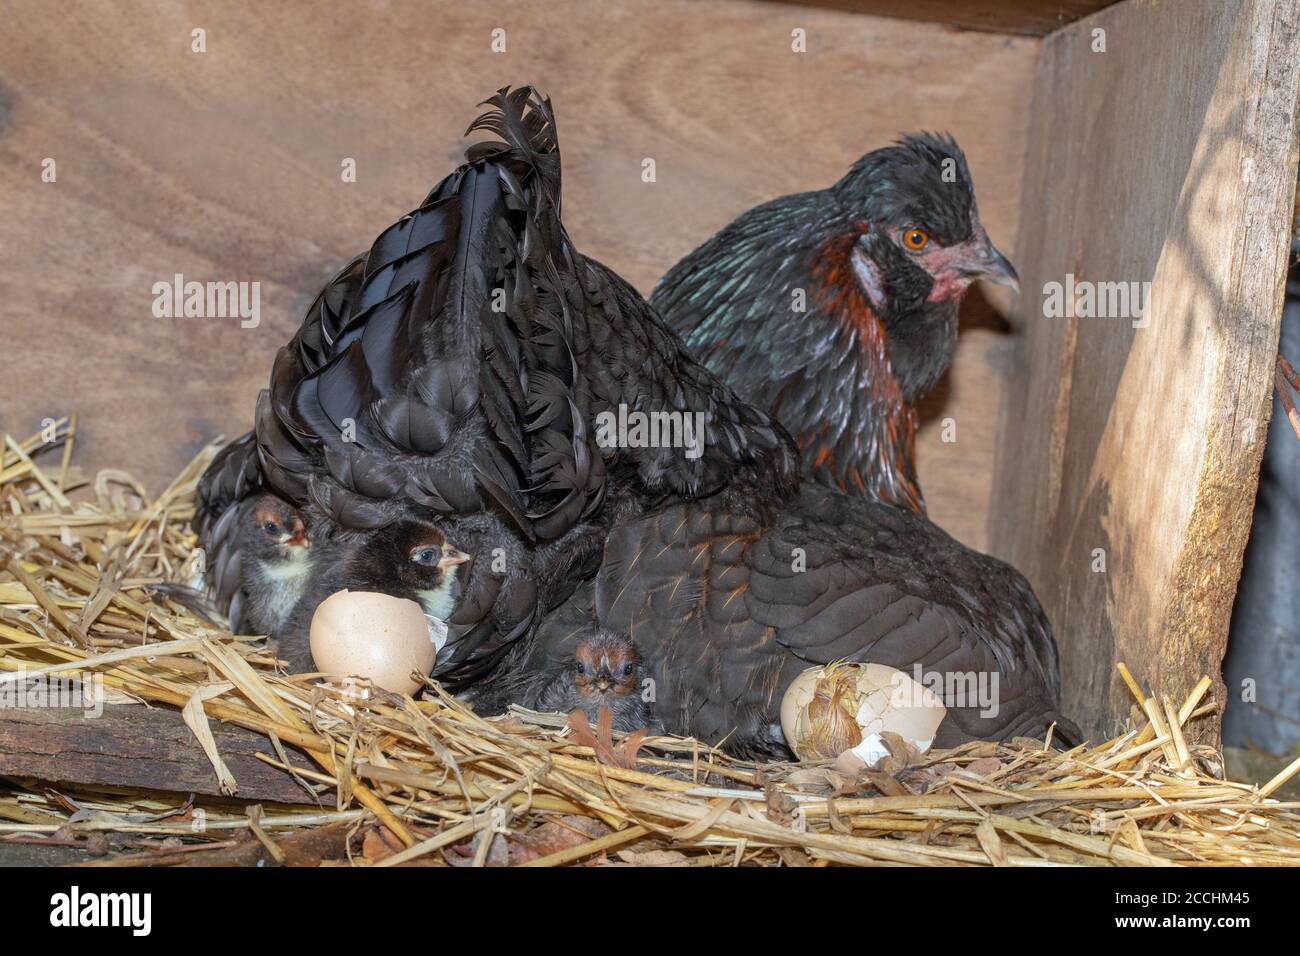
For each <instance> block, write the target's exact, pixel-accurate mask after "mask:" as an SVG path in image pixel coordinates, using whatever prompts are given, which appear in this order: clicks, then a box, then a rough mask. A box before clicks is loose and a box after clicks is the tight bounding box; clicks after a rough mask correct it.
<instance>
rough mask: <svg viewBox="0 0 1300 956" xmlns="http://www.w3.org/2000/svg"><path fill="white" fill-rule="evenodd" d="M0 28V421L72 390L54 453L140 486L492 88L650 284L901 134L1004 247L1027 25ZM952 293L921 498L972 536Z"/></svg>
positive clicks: (555, 20)
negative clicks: (553, 116)
mask: <svg viewBox="0 0 1300 956" xmlns="http://www.w3.org/2000/svg"><path fill="white" fill-rule="evenodd" d="M0 18H3V23H0V210H2V214H0V248H3V249H4V265H3V267H2V268H0V342H2V343H3V344H2V345H0V350H2V351H3V362H2V363H0V375H2V376H3V380H2V381H0V429H4V430H8V431H11V432H17V433H21V434H23V435H26V434H30V433H31V432H33V431H35V430H36V428H37V427H39V424H40V422H41V420H42V419H43V418H45V417H47V416H54V417H57V416H59V415H62V414H65V413H67V412H70V411H76V412H77V413H78V414H79V416H80V431H79V436H78V442H77V449H78V450H77V457H76V461H77V463H79V464H81V465H82V466H83V467H84V468H86V469H87V470H88V471H89V472H90V473H91V474H93V473H94V471H95V470H97V469H99V468H103V467H124V468H127V469H129V470H131V471H132V472H134V473H135V474H136V475H137V477H139V478H140V479H141V480H142V481H143V482H144V483H145V485H146V487H148V488H149V489H150V490H152V491H158V490H160V489H161V488H162V487H164V486H165V484H166V483H167V481H168V480H169V479H170V478H171V477H172V476H173V475H174V474H175V473H176V472H177V471H178V470H179V469H180V468H181V467H182V465H183V464H184V463H185V462H186V461H187V460H188V459H189V458H190V456H191V455H193V454H194V453H195V452H196V451H197V450H198V449H199V448H200V447H201V446H202V445H203V443H204V442H206V441H207V440H209V439H210V438H212V437H214V436H215V435H217V434H218V433H225V434H227V435H228V436H231V437H233V436H234V435H237V434H239V433H241V432H243V431H244V430H245V429H246V428H247V427H248V425H249V423H250V420H251V415H252V408H253V401H254V397H255V394H256V392H257V390H258V389H259V388H261V387H262V386H263V385H264V384H265V382H266V379H267V377H268V374H269V370H270V365H271V360H272V357H273V355H274V352H275V350H276V348H277V347H279V346H280V345H281V344H283V343H284V342H286V341H287V340H288V339H289V337H290V336H291V335H292V333H293V331H294V329H295V328H296V327H297V324H298V321H299V319H300V317H301V313H302V311H303V310H304V308H305V307H306V306H307V305H308V304H309V302H310V301H311V298H312V296H313V295H314V294H315V292H316V290H317V289H319V287H320V286H321V285H322V284H323V283H324V282H325V281H326V280H327V279H328V278H329V277H330V276H331V275H332V274H333V273H334V272H335V271H336V270H337V269H338V268H339V267H341V266H342V264H343V263H344V262H345V261H346V260H347V259H348V258H350V257H351V256H352V255H354V254H355V253H357V252H359V251H361V250H362V249H364V248H365V247H367V246H368V245H369V243H370V242H371V240H372V239H373V238H374V236H375V235H376V234H377V233H378V232H379V231H380V230H381V229H383V228H384V227H385V226H387V225H388V224H389V223H390V222H392V221H393V220H395V219H396V218H397V217H399V216H401V215H402V214H403V213H405V212H406V211H407V210H409V209H411V208H413V207H414V206H415V205H417V204H418V203H419V201H420V200H421V199H422V198H423V196H424V194H425V193H426V191H427V190H428V189H429V188H430V187H431V186H432V185H433V184H434V183H435V182H437V180H438V179H439V178H441V177H442V176H443V175H444V174H446V173H447V172H449V171H450V170H451V169H452V168H453V167H454V165H455V164H456V162H457V161H458V158H459V155H460V150H461V148H462V146H463V141H462V139H461V133H462V131H463V130H464V128H465V126H466V125H467V123H468V121H469V120H470V118H472V116H473V115H474V113H475V104H476V103H477V102H479V101H480V100H481V99H483V98H484V97H485V96H487V95H488V94H490V93H491V92H492V91H494V90H495V89H497V88H498V87H500V86H502V85H505V84H518V83H527V82H531V83H535V84H538V85H540V86H541V87H542V88H543V89H544V90H545V91H546V92H548V93H549V95H550V96H551V97H552V99H553V102H554V105H555V108H556V112H557V117H558V121H559V129H560V136H561V143H562V146H563V149H564V160H565V182H566V197H565V220H566V223H567V225H568V227H569V230H570V232H571V233H572V235H573V236H574V238H575V240H576V242H577V243H578V245H579V247H580V248H582V249H583V250H584V251H586V252H587V253H588V254H589V255H592V256H595V257H596V258H599V259H601V260H602V261H605V262H607V263H608V264H610V265H611V266H613V267H614V268H615V269H617V270H618V271H620V272H622V273H623V274H625V275H626V276H627V277H628V278H629V280H630V281H632V282H633V283H634V284H635V285H636V286H637V287H638V288H640V289H641V290H642V291H646V292H648V291H649V289H650V288H651V286H652V285H653V283H654V282H655V280H656V279H657V278H658V277H659V276H660V275H661V274H662V273H663V272H664V271H665V270H666V269H667V268H668V266H670V265H671V264H672V263H673V262H674V261H676V260H677V259H678V258H679V257H680V256H682V255H683V254H685V253H686V252H688V251H689V250H690V249H692V248H693V247H694V246H696V245H697V244H699V243H700V242H702V241H703V240H704V239H705V238H707V237H708V236H709V235H710V234H711V233H712V232H713V231H714V230H716V229H717V228H719V227H721V226H722V225H724V224H725V223H726V222H728V221H729V220H730V219H731V218H733V217H734V216H736V215H738V214H739V213H740V212H742V211H744V210H745V209H747V208H749V207H750V206H753V205H755V204H758V203H760V202H763V201H766V200H768V199H771V198H773V197H775V196H778V195H781V194H783V193H789V192H794V191H799V190H804V189H809V188H815V187H820V186H823V185H826V184H828V183H830V182H832V181H834V180H835V179H837V178H839V176H840V175H841V174H842V173H843V172H844V171H845V169H847V167H848V166H849V164H850V163H851V162H853V161H854V160H855V159H856V158H857V157H858V156H859V155H861V154H862V153H863V152H865V151H867V150H870V149H872V148H875V147H878V146H881V145H884V144H886V143H888V142H889V141H891V140H892V139H893V138H894V137H896V136H897V135H898V134H900V133H902V132H906V131H912V130H919V129H937V130H949V131H951V132H952V133H953V134H954V135H955V136H956V137H957V139H958V141H959V142H960V143H962V144H963V146H964V147H965V150H966V152H967V154H968V156H969V159H970V163H971V167H972V170H973V173H974V177H975V182H976V185H977V189H978V196H979V202H980V209H981V212H982V215H983V219H984V222H985V224H986V225H987V226H988V228H989V231H990V233H991V234H992V236H993V238H994V240H995V241H996V242H997V243H998V245H999V246H1001V247H1003V248H1004V249H1005V248H1010V247H1011V246H1012V245H1013V243H1014V237H1015V232H1016V220H1017V212H1018V210H1019V208H1020V206H1019V203H1020V195H1019V184H1020V179H1021V171H1022V168H1023V166H1022V156H1023V153H1024V150H1025V139H1026V133H1027V128H1028V121H1029V116H1028V103H1029V94H1030V85H1031V80H1032V77H1033V69H1034V62H1035V58H1036V55H1037V51H1038V46H1039V43H1038V41H1037V40H1031V39H1025V38H1016V37H1004V36H997V35H993V34H987V33H972V32H966V31H960V30H955V29H951V28H949V27H944V26H938V25H933V24H926V23H914V22H906V21H902V20H897V19H887V18H878V17H871V16H861V15H856V14H849V13H843V12H837V11H832V10H822V9H814V8H809V7H799V6H786V5H781V4H773V3H765V2H754V0H716V2H713V0H711V2H707V3H705V2H687V0H656V2H650V0H646V2H630V3H621V4H614V3H603V2H597V0H547V2H545V3H542V2H498V0H484V2H476V3H474V4H464V3H459V2H456V3H452V2H433V3H414V2H392V3H383V2H370V3H365V2H360V3H346V4H344V3H312V2H306V0H288V2H277V3H251V2H248V3H215V2H213V3H203V2H171V0H167V2H162V0H158V2H143V3H100V2H95V3H91V2H77V3H69V4H60V5H59V12H57V13H56V11H55V10H54V8H52V7H50V6H49V5H48V4H45V3H43V2H40V0H15V2H6V3H5V4H4V5H3V6H0ZM497 27H501V28H503V29H505V31H506V34H505V36H506V52H504V53H494V52H492V50H491V48H490V43H491V40H492V30H493V29H494V28H497ZM195 28H202V29H204V30H206V43H207V52H206V53H194V52H191V31H192V30H193V29H195ZM795 28H802V29H804V30H806V31H807V50H808V52H807V53H806V54H795V53H792V52H791V31H792V30H793V29H795ZM47 157H48V158H53V159H55V161H56V163H57V167H56V169H57V181H56V182H54V183H44V182H42V181H41V171H42V160H43V159H45V158H47ZM646 157H651V158H654V159H655V161H656V164H657V180H658V181H657V182H655V183H653V184H645V183H642V181H641V178H640V173H641V162H642V160H643V158H646ZM345 158H351V159H354V160H355V161H356V166H357V181H356V182H355V183H345V182H343V181H342V177H341V168H342V167H341V164H342V162H343V161H344V159H345ZM176 273H181V274H183V275H184V276H185V278H186V279H189V280H197V281H205V282H206V281H233V280H240V281H257V282H259V283H260V284H261V285H260V302H261V312H262V317H261V324H260V325H259V326H258V327H257V328H255V329H243V328H240V326H239V324H238V322H237V321H236V320H233V319H175V320H172V319H157V318H154V317H153V315H152V314H151V306H152V303H153V295H152V292H151V289H152V286H153V284H154V283H155V282H158V281H168V280H170V279H171V277H172V276H173V275H175V274H176ZM976 295H977V294H973V295H972V297H971V299H972V302H971V309H970V310H968V311H969V319H970V323H969V324H970V328H969V329H968V331H967V333H966V334H965V335H964V337H963V339H962V344H961V348H960V351H959V354H958V358H957V363H956V369H955V371H954V372H953V374H952V375H951V376H950V377H949V379H948V380H947V381H946V382H945V383H944V384H943V385H942V386H941V387H940V389H939V391H938V393H937V394H936V396H935V398H934V399H933V400H932V401H931V403H930V404H929V405H927V419H928V422H929V423H928V425H927V427H926V428H925V429H924V430H923V431H922V433H921V436H920V452H919V454H920V469H921V476H922V480H923V483H924V487H925V490H926V494H927V498H928V499H929V501H930V504H931V508H932V513H933V516H934V517H935V518H936V519H937V520H938V521H939V522H940V523H941V524H943V525H944V526H945V527H947V528H948V529H949V530H950V531H952V532H953V533H954V534H956V535H957V536H958V537H959V538H962V539H963V540H965V541H967V542H969V543H971V544H974V545H976V546H980V545H982V544H983V543H984V541H985V515H986V511H987V503H988V498H989V494H990V481H991V476H992V471H993V454H994V444H995V438H996V436H995V431H996V421H997V410H998V406H999V402H1000V396H1001V394H1002V377H1001V373H1002V368H1003V365H1004V360H1005V358H1006V353H1007V350H1008V348H1009V347H1010V345H1011V342H1012V339H1011V336H1010V335H1009V334H1008V333H1007V330H1006V329H1005V328H1004V327H1003V326H1002V323H1001V320H1000V318H999V317H998V314H997V310H996V309H994V308H992V307H990V306H989V305H987V303H982V302H980V301H978V300H976ZM944 417H952V418H954V419H955V421H956V423H957V439H958V440H957V442H956V443H953V444H945V443H943V442H942V441H941V440H940V428H939V423H940V421H941V420H942V419H943V418H944Z"/></svg>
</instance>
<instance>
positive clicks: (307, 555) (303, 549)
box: [230, 494, 311, 634]
mask: <svg viewBox="0 0 1300 956" xmlns="http://www.w3.org/2000/svg"><path fill="white" fill-rule="evenodd" d="M237 534H238V547H239V550H240V552H241V555H242V557H241V575H240V576H241V584H240V592H241V596H242V604H241V606H240V607H239V608H238V609H237V608H236V605H235V604H233V603H232V605H231V612H230V620H231V624H232V625H236V624H238V627H239V630H240V632H242V633H251V634H275V633H276V632H277V631H278V630H280V628H281V627H282V626H283V625H284V623H285V622H286V621H287V620H288V619H289V615H290V614H292V613H293V609H294V607H295V606H296V605H297V604H298V601H299V599H300V598H301V597H302V595H303V592H304V590H305V589H306V585H307V581H308V579H309V577H310V571H311V542H310V540H309V539H308V537H307V525H306V523H305V522H304V521H303V518H302V514H301V513H300V512H299V511H298V509H297V508H295V507H294V506H293V505H291V504H289V503H288V502H287V501H284V500H283V499H281V498H278V497H276V496H275V495H270V494H263V495H258V496H257V497H256V498H254V499H252V505H251V507H249V508H248V510H247V514H246V515H241V517H240V528H239V531H238V532H237ZM237 610H238V613H237Z"/></svg>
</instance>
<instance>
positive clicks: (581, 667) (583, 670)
mask: <svg viewBox="0 0 1300 956" xmlns="http://www.w3.org/2000/svg"><path fill="white" fill-rule="evenodd" d="M586 673H587V665H586V664H584V663H582V661H578V676H579V677H582V676H583V675H585V674H586Z"/></svg>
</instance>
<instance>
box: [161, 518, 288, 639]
mask: <svg viewBox="0 0 1300 956" xmlns="http://www.w3.org/2000/svg"><path fill="white" fill-rule="evenodd" d="M212 538H213V540H215V541H218V542H224V543H222V544H221V546H220V547H218V548H214V549H213V550H214V552H215V553H217V554H219V555H220V560H219V562H218V563H217V564H214V565H213V566H211V567H208V568H207V569H205V570H204V572H203V575H202V579H201V584H202V586H201V587H194V586H191V585H186V584H181V583H179V582H175V581H165V582H162V583H161V584H158V585H154V586H153V587H152V590H154V591H156V592H157V593H159V594H162V595H165V596H166V597H169V598H171V599H172V600H174V601H176V602H177V603H178V604H182V605H184V606H185V607H187V608H189V609H190V610H191V611H193V612H194V613H195V614H197V615H199V616H200V617H202V618H203V619H204V620H206V621H208V622H210V623H212V624H213V625H215V626H217V627H222V628H226V629H228V630H229V631H231V632H232V633H234V634H268V635H273V634H275V633H276V632H277V631H279V630H280V629H281V628H282V627H283V626H284V624H285V622H286V621H287V620H288V619H289V616H290V614H292V612H293V609H294V608H295V607H296V606H297V604H298V600H299V599H300V598H301V597H302V595H303V592H304V590H305V588H306V584H307V580H308V578H309V576H310V573H309V572H310V570H311V553H312V552H311V542H310V539H309V538H308V536H307V526H306V523H305V522H304V520H303V517H302V514H301V513H300V512H299V511H298V509H297V508H295V507H294V506H293V505H291V504H289V502H287V501H285V500H284V499H282V498H279V497H277V496H276V495H273V494H269V493H265V492H264V493H261V494H258V495H255V496H254V497H252V498H249V499H247V500H245V501H243V502H240V503H239V504H238V505H236V506H235V507H233V508H231V509H229V510H228V511H227V512H226V513H225V514H223V515H222V517H221V519H220V520H219V521H218V523H217V525H216V526H215V528H214V530H213V533H212Z"/></svg>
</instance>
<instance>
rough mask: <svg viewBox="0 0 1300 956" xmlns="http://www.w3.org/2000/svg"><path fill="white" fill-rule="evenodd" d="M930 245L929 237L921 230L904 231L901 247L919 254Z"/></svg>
mask: <svg viewBox="0 0 1300 956" xmlns="http://www.w3.org/2000/svg"><path fill="white" fill-rule="evenodd" d="M929 244H930V237H929V235H928V234H926V233H925V232H924V231H923V230H921V229H904V230H903V245H904V246H906V247H907V248H908V249H911V250H912V251H913V252H920V251H921V250H922V249H924V248H925V247H926V246H928V245H929Z"/></svg>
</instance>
